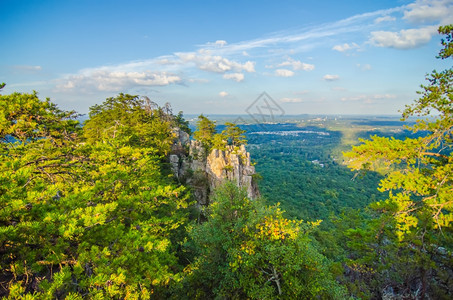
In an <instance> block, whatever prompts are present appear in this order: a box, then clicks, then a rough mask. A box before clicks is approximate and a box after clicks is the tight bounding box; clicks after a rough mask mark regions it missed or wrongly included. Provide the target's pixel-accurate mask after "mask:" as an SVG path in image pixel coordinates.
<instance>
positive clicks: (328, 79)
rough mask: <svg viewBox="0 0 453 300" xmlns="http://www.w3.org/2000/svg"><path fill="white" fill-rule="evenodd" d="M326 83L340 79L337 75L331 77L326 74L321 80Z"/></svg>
mask: <svg viewBox="0 0 453 300" xmlns="http://www.w3.org/2000/svg"><path fill="white" fill-rule="evenodd" d="M322 79H324V80H326V81H335V80H338V79H340V76H338V75H332V74H327V75H324V77H323V78H322Z"/></svg>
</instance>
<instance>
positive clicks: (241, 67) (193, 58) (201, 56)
mask: <svg viewBox="0 0 453 300" xmlns="http://www.w3.org/2000/svg"><path fill="white" fill-rule="evenodd" d="M176 56H177V57H178V58H179V59H181V61H182V62H184V63H194V64H195V65H196V66H197V67H198V68H199V69H200V70H203V71H207V72H214V73H225V72H228V71H236V72H241V71H245V72H249V73H251V72H255V62H251V61H247V62H245V63H242V64H241V63H239V62H236V61H232V60H229V59H227V58H224V57H222V56H220V55H211V54H210V52H209V51H208V52H206V51H199V52H198V53H195V52H182V53H176Z"/></svg>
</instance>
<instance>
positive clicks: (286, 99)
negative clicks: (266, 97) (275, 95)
mask: <svg viewBox="0 0 453 300" xmlns="http://www.w3.org/2000/svg"><path fill="white" fill-rule="evenodd" d="M280 102H283V103H301V102H303V100H302V98H281V99H280Z"/></svg>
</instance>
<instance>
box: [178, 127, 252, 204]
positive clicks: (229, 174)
mask: <svg viewBox="0 0 453 300" xmlns="http://www.w3.org/2000/svg"><path fill="white" fill-rule="evenodd" d="M174 133H175V136H176V138H175V143H174V145H173V147H172V154H171V155H170V157H169V159H170V164H171V168H172V170H173V173H174V174H175V176H176V177H177V178H178V179H180V180H181V179H183V178H184V179H185V180H186V183H187V184H189V185H191V186H192V188H193V190H194V195H195V198H196V199H197V202H198V205H200V206H204V205H208V204H209V195H210V193H211V192H212V191H213V190H214V189H215V188H216V187H217V186H219V185H220V184H222V183H223V182H224V181H226V180H230V181H233V182H235V183H236V184H237V186H239V187H241V188H245V189H246V190H247V195H248V197H250V198H251V199H254V198H256V197H258V196H259V190H258V185H257V184H256V181H255V180H254V179H253V176H254V175H255V174H256V171H255V167H254V166H253V165H252V164H251V161H250V153H249V152H247V151H246V149H245V146H244V145H241V146H240V147H233V146H227V148H226V149H225V150H219V149H213V150H212V151H211V152H210V153H206V149H205V148H204V147H203V146H202V145H201V143H200V142H198V141H194V140H190V139H189V135H188V134H187V133H185V132H183V131H181V130H179V129H178V130H174Z"/></svg>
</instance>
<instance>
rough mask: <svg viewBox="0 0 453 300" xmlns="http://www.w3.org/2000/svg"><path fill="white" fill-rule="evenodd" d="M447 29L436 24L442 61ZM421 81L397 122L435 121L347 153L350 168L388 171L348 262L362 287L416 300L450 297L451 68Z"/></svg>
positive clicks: (447, 51)
mask: <svg viewBox="0 0 453 300" xmlns="http://www.w3.org/2000/svg"><path fill="white" fill-rule="evenodd" d="M452 31H453V26H452V25H449V26H444V27H440V28H439V32H440V33H443V34H446V35H447V37H446V40H442V45H443V46H444V47H443V49H442V50H441V51H440V54H439V57H440V58H442V59H447V58H450V57H451V55H452V54H453V53H452V52H451V49H452V44H453V41H452V39H451V34H452ZM427 80H428V82H429V85H427V86H422V91H420V92H419V94H420V98H419V99H417V100H416V101H415V102H414V103H413V104H411V105H407V106H406V109H405V110H404V112H403V120H406V119H407V118H409V117H411V116H419V117H420V116H428V115H430V114H432V113H435V114H436V117H435V118H432V119H419V120H417V122H416V123H415V125H413V126H410V127H408V129H409V130H411V131H412V132H414V133H416V132H420V131H424V132H426V133H427V134H426V135H424V136H422V137H419V138H406V139H405V140H397V139H393V138H383V137H377V136H374V137H373V138H372V139H371V140H369V141H365V140H362V142H363V144H361V145H359V146H355V147H353V149H352V152H349V153H346V154H345V155H346V156H347V157H348V158H349V162H348V163H349V166H350V168H351V169H353V170H363V169H373V167H375V165H376V163H378V164H380V165H384V166H385V167H386V168H387V169H388V173H387V174H386V177H385V178H384V179H383V180H382V181H381V184H380V191H382V192H384V191H388V193H389V197H388V199H387V200H385V201H381V202H377V203H375V204H373V205H372V206H371V208H372V209H373V210H375V211H376V212H378V215H377V216H376V217H375V218H374V219H372V220H370V221H368V222H365V223H364V224H365V226H364V227H363V228H359V229H351V230H349V231H348V232H347V235H348V236H349V238H350V240H351V242H350V244H349V245H348V246H349V248H350V249H351V251H352V252H353V253H356V258H355V259H353V260H352V263H350V266H351V268H352V269H353V271H354V272H356V273H357V272H358V273H363V274H364V275H363V276H360V278H362V279H363V280H365V281H366V284H368V285H369V283H370V281H373V282H374V283H373V284H372V286H374V287H375V288H374V291H373V293H374V294H376V293H380V292H382V290H383V288H384V287H385V286H393V287H394V289H395V290H398V291H400V294H401V295H403V296H404V297H414V295H415V294H418V296H417V297H419V298H420V299H423V298H424V297H425V295H427V294H428V295H430V297H433V298H443V297H449V296H450V297H451V296H452V294H453V290H452V289H451V286H452V285H451V280H448V279H447V283H446V284H445V283H444V282H445V280H446V279H445V278H448V277H449V276H451V275H448V272H449V271H448V270H451V269H452V264H451V253H452V251H453V248H452V245H453V243H452V241H453V235H452V229H453V226H452V225H453V214H452V210H453V193H452V192H453V175H452V174H453V152H452V147H453V137H452V133H451V128H452V127H453V110H452V102H453V90H452V84H453V70H452V69H451V68H449V69H447V70H445V71H442V72H436V71H433V72H432V73H431V74H430V75H429V76H427ZM364 253H368V255H364ZM441 253H443V254H441ZM370 254H371V255H370ZM449 257H450V258H449ZM353 266H354V267H353ZM354 268H355V269H354ZM384 271H385V274H384V273H383V272H384ZM366 278H368V279H366Z"/></svg>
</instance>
